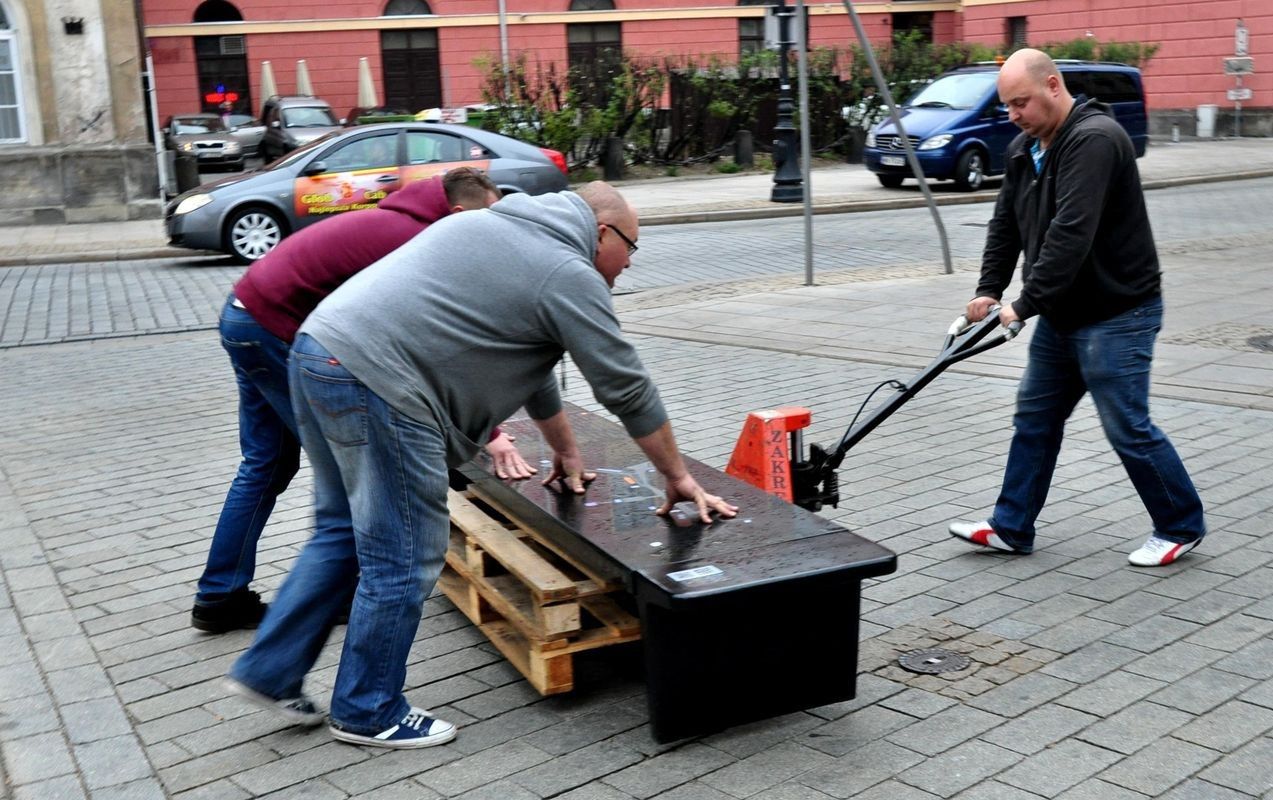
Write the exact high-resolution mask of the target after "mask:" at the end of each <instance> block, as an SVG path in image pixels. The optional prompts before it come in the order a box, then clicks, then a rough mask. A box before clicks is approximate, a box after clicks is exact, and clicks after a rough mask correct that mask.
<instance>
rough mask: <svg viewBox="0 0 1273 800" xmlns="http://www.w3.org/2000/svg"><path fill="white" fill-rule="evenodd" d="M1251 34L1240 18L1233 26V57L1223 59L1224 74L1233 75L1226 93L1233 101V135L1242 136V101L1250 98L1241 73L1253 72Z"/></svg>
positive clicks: (1249, 90)
mask: <svg viewBox="0 0 1273 800" xmlns="http://www.w3.org/2000/svg"><path fill="white" fill-rule="evenodd" d="M1250 52H1251V34H1250V32H1248V31H1247V28H1246V25H1245V24H1243V22H1242V20H1238V22H1237V24H1236V25H1235V26H1234V27H1233V58H1226V59H1225V60H1224V74H1225V75H1232V76H1233V83H1234V86H1233V88H1232V89H1230V90H1229V91H1228V92H1227V93H1226V94H1227V96H1228V98H1229V99H1230V100H1232V101H1233V135H1234V136H1235V137H1236V138H1239V139H1240V138H1242V101H1243V100H1250V99H1251V89H1250V87H1247V86H1243V85H1242V76H1243V75H1252V74H1254V73H1255V59H1254V58H1251V56H1250V55H1249V53H1250Z"/></svg>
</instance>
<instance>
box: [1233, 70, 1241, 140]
mask: <svg viewBox="0 0 1273 800" xmlns="http://www.w3.org/2000/svg"><path fill="white" fill-rule="evenodd" d="M1234 77H1236V78H1237V79H1238V99H1236V100H1234V101H1233V136H1234V138H1235V139H1241V138H1242V76H1241V75H1235V76H1234Z"/></svg>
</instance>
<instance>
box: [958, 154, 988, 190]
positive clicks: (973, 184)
mask: <svg viewBox="0 0 1273 800" xmlns="http://www.w3.org/2000/svg"><path fill="white" fill-rule="evenodd" d="M985 183H986V155H985V153H983V152H981V150H979V149H977V148H976V147H970V148H968V149H967V150H965V151H964V152H962V153H960V155H959V161H957V162H955V186H956V187H958V188H959V190H960V191H964V192H975V191H977V190H978V189H980V188H981V187H982V186H983V185H985Z"/></svg>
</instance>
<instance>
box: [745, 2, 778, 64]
mask: <svg viewBox="0 0 1273 800" xmlns="http://www.w3.org/2000/svg"><path fill="white" fill-rule="evenodd" d="M738 5H740V6H768V5H773V0H738ZM764 49H765V18H764V17H744V18H742V19H740V20H738V55H740V56H745V55H750V54H751V53H759V52H760V51H761V50H764Z"/></svg>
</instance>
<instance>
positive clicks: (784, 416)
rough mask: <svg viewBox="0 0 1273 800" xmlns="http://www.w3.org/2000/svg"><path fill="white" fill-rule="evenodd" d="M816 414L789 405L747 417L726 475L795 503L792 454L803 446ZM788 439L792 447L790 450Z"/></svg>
mask: <svg viewBox="0 0 1273 800" xmlns="http://www.w3.org/2000/svg"><path fill="white" fill-rule="evenodd" d="M812 420H813V414H812V412H810V411H809V409H807V408H800V407H799V406H787V407H785V408H772V409H769V410H766V411H753V412H751V413H750V414H748V415H747V422H745V423H744V424H743V433H742V435H741V436H739V437H738V443H737V444H735V445H734V454H733V455H732V456H730V457H729V466H727V467H725V472H726V473H728V474H730V475H733V476H734V477H735V478H740V479H741V480H744V481H747V482H748V483H750V484H751V485H752V486H755V487H757V488H760V489H764V490H765V491H766V492H769V493H770V494H776V495H778V496H779V497H781V498H782V499H783V500H786V501H787V502H788V503H792V502H795V497H794V496H793V495H792V486H791V453H792V451H793V450H794V451H795V453H796V455H797V456H798V455H799V454H800V453H801V452H802V451H803V449H804V448H803V447H801V444H800V436H801V434H800V431H801V430H802V429H804V428H807V427H809V423H810V422H811V421H812ZM788 438H790V440H791V445H790V447H788Z"/></svg>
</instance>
